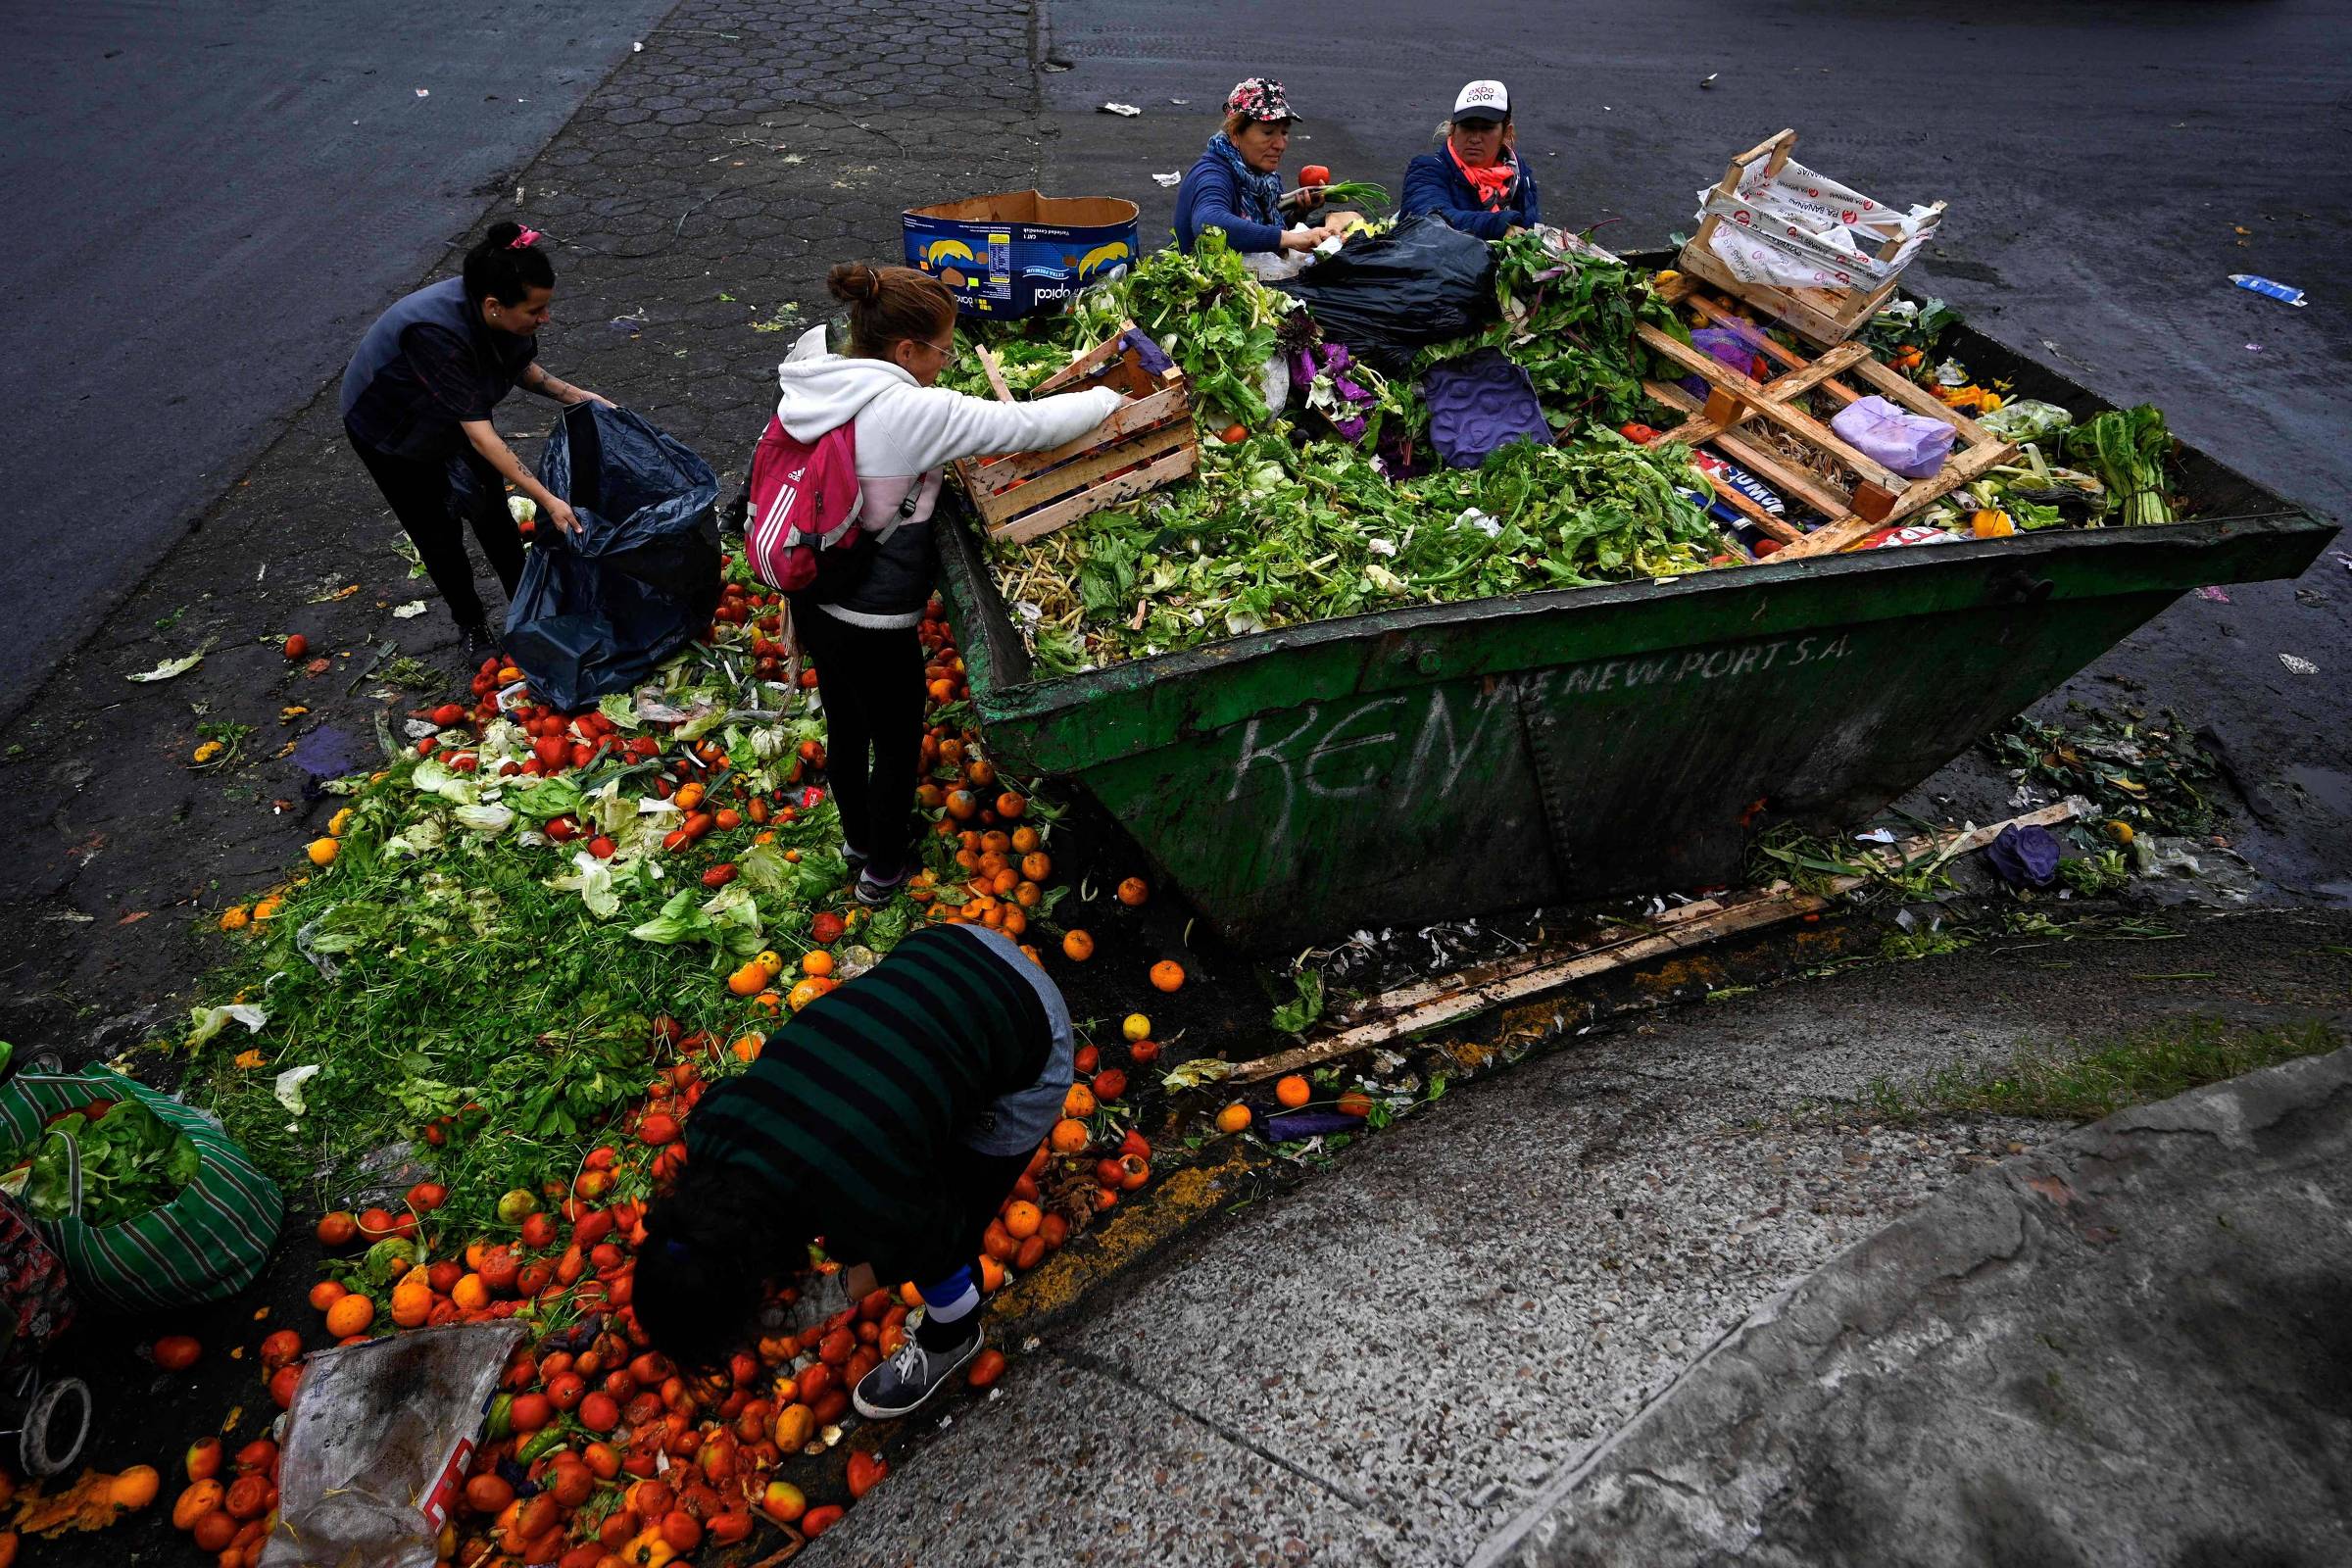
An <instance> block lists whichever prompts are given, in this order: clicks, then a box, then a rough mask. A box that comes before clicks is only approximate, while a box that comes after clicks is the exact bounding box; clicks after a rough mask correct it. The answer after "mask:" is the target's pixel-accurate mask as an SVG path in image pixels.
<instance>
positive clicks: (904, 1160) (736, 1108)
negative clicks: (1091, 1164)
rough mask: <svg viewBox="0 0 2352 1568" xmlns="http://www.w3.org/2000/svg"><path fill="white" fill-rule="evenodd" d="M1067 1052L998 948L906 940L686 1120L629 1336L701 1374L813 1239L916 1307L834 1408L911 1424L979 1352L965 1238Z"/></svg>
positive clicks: (1044, 1110)
mask: <svg viewBox="0 0 2352 1568" xmlns="http://www.w3.org/2000/svg"><path fill="white" fill-rule="evenodd" d="M1071 1056H1072V1034H1071V1028H1070V1012H1069V1007H1068V1005H1067V1004H1066V1003H1065V1002H1064V1001H1063V1000H1062V996H1061V991H1060V989H1059V988H1058V987H1056V986H1055V985H1054V982H1053V981H1052V980H1051V979H1050V978H1048V977H1047V975H1046V972H1045V971H1044V970H1043V969H1042V968H1040V967H1038V965H1036V964H1035V963H1033V962H1031V961H1030V960H1029V959H1028V958H1027V957H1026V956H1023V955H1022V953H1021V950H1020V949H1019V948H1018V947H1017V946H1015V945H1014V944H1013V943H1012V941H1011V940H1010V939H1008V938H1006V937H1005V936H1003V935H1002V934H1000V933H998V932H995V931H991V930H989V929H987V928H986V927H984V926H978V925H943V926H932V927H927V928H925V929H923V930H920V931H917V932H915V933H914V934H913V935H911V936H909V937H907V939H906V940H905V941H904V942H901V943H900V944H899V945H898V946H897V947H896V948H894V949H892V950H891V952H890V954H889V955H888V956H886V957H884V958H883V959H882V961H881V962H879V963H877V964H876V965H874V967H873V968H871V969H869V970H868V971H866V972H865V973H864V974H862V975H859V976H858V978H856V979H855V980H852V981H850V982H848V983H847V984H845V985H843V986H841V987H839V988H837V989H836V990H834V991H832V992H830V993H828V994H827V995H825V996H823V997H820V998H818V999H817V1000H816V1001H814V1002H812V1003H810V1004H809V1005H808V1006H807V1007H805V1008H804V1009H802V1010H801V1011H800V1012H799V1013H797V1014H795V1015H794V1017H793V1018H792V1020H791V1022H790V1023H788V1024H787V1025H786V1026H785V1027H784V1028H783V1029H781V1030H780V1031H778V1032H777V1033H776V1034H775V1035H773V1036H771V1037H770V1038H769V1040H768V1042H767V1045H766V1047H765V1049H764V1050H762V1051H761V1053H760V1057H759V1059H758V1060H756V1061H754V1062H753V1063H752V1065H751V1067H750V1068H749V1069H748V1070H746V1071H745V1072H743V1073H741V1074H739V1075H738V1076H736V1077H734V1078H731V1079H728V1080H726V1081H725V1082H723V1083H720V1084H717V1085H715V1086H714V1087H712V1088H711V1090H710V1091H709V1092H708V1093H707V1094H705V1095H704V1097H703V1099H702V1102H701V1103H700V1104H698V1105H697V1106H696V1107H695V1109H694V1113H693V1114H692V1115H691V1116H689V1117H688V1118H687V1122H686V1128H685V1144H686V1165H685V1169H684V1170H683V1171H682V1172H681V1173H680V1175H679V1177H678V1180H677V1183H676V1185H675V1186H674V1187H673V1188H672V1189H671V1190H670V1192H669V1193H668V1194H667V1195H665V1196H664V1197H662V1198H661V1199H659V1200H657V1201H655V1203H654V1204H653V1206H652V1208H651V1209H650V1210H649V1211H648V1212H647V1214H646V1219H645V1243H644V1245H643V1246H642V1247H641V1248H640V1249H639V1250H638V1254H637V1269H636V1282H635V1298H634V1299H635V1307H636V1312H637V1321H638V1323H639V1325H640V1326H641V1327H643V1328H644V1330H645V1332H646V1334H647V1336H648V1337H649V1338H651V1339H652V1341H653V1343H654V1345H655V1346H656V1347H657V1348H660V1349H661V1350H662V1353H664V1354H665V1355H668V1356H669V1357H670V1358H671V1359H672V1360H674V1361H677V1362H679V1363H680V1364H681V1365H684V1366H689V1367H710V1366H715V1365H718V1364H720V1363H722V1362H723V1361H724V1360H725V1358H726V1357H727V1355H728V1354H729V1353H730V1352H731V1351H733V1350H735V1349H737V1348H741V1347H743V1346H745V1345H747V1344H749V1343H750V1342H751V1340H752V1339H753V1338H754V1337H755V1335H756V1334H757V1332H758V1331H757V1328H756V1320H757V1317H758V1314H759V1310H760V1305H761V1302H762V1299H764V1296H765V1293H766V1289H767V1287H768V1285H769V1284H770V1283H771V1282H772V1281H775V1280H779V1279H782V1278H784V1277H786V1276H788V1275H790V1274H792V1273H794V1272H795V1271H797V1270H799V1269H801V1268H804V1267H806V1266H807V1264H808V1255H809V1254H808V1248H809V1243H810V1242H811V1241H815V1240H818V1239H821V1240H822V1242H823V1244H824V1248H825V1251H826V1253H827V1255H829V1256H831V1257H834V1258H837V1259H840V1260H841V1261H842V1262H843V1264H844V1265H845V1266H848V1265H853V1264H863V1265H868V1266H870V1268H871V1270H872V1271H873V1273H874V1276H875V1277H876V1278H877V1279H880V1280H885V1281H888V1280H912V1281H913V1282H914V1283H915V1286H916V1288H917V1289H918V1290H920V1291H921V1293H922V1298H923V1310H922V1312H921V1313H920V1314H919V1315H917V1316H916V1317H915V1318H914V1321H913V1323H912V1324H911V1325H910V1327H911V1333H910V1334H909V1336H908V1338H907V1344H906V1346H905V1348H903V1349H901V1350H900V1351H899V1353H898V1354H896V1355H894V1356H892V1357H891V1358H890V1359H889V1360H887V1361H885V1362H883V1363H882V1364H881V1365H880V1366H878V1367H876V1368H875V1369H874V1370H873V1371H871V1372H869V1373H867V1374H866V1376H865V1377H864V1378H863V1379H862V1380H860V1381H859V1383H858V1387H857V1389H856V1390H855V1392H854V1394H853V1396H852V1398H853V1402H854V1403H855V1404H856V1406H857V1408H858V1411H859V1413H861V1414H863V1415H867V1416H875V1417H880V1416H894V1415H904V1414H905V1413H907V1411H909V1410H912V1409H913V1408H915V1407H916V1406H917V1405H919V1404H921V1403H922V1402H923V1401H924V1400H925V1399H927V1398H929V1397H931V1395H932V1394H933V1393H935V1392H936V1391H937V1390H938V1389H939V1387H940V1386H941V1385H942V1384H943V1383H944V1382H945V1381H946V1379H947V1378H948V1377H949V1376H950V1375H951V1374H953V1373H954V1372H955V1371H956V1369H957V1368H959V1367H961V1366H962V1365H963V1364H964V1363H965V1362H966V1361H968V1360H970V1359H971V1358H972V1356H973V1355H974V1354H975V1353H976V1352H977V1351H978V1350H979V1348H980V1344H981V1338H982V1336H981V1328H980V1312H979V1308H980V1289H979V1285H978V1281H977V1278H976V1269H975V1265H976V1263H977V1262H978V1260H979V1255H980V1240H981V1233H982V1232H983V1231H984V1230H985V1229H986V1228H987V1226H988V1221H989V1219H990V1217H991V1216H993V1215H994V1214H995V1213H996V1212H997V1209H998V1207H999V1205H1000V1204H1002V1203H1003V1202H1004V1201H1005V1195H1006V1194H1008V1193H1009V1192H1010V1191H1011V1190H1012V1186H1013V1184H1014V1182H1016V1181H1018V1180H1019V1179H1020V1177H1021V1174H1022V1172H1023V1171H1024V1170H1025V1169H1026V1168H1027V1166H1028V1163H1029V1160H1030V1157H1031V1156H1032V1155H1033V1154H1034V1153H1035V1152H1036V1151H1037V1147H1038V1145H1039V1144H1040V1143H1041V1142H1042V1141H1043V1140H1044V1138H1045V1136H1046V1134H1047V1133H1048V1132H1050V1131H1051V1130H1052V1129H1053V1126H1054V1121H1055V1119H1056V1118H1058V1117H1059V1116H1060V1114H1061V1104H1062V1100H1063V1097H1064V1096H1065V1095H1066V1094H1067V1093H1068V1092H1069V1087H1070V1082H1071Z"/></svg>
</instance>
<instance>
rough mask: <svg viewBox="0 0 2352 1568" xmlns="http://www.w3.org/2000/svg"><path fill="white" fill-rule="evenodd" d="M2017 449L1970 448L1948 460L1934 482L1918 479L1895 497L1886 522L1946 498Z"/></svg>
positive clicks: (1998, 446)
mask: <svg viewBox="0 0 2352 1568" xmlns="http://www.w3.org/2000/svg"><path fill="white" fill-rule="evenodd" d="M2016 451H2017V449H2016V448H2015V447H2012V446H2010V445H2008V444H2007V443H2006V442H1995V443H1994V444H1993V445H1991V446H1984V447H1971V448H1969V449H1968V450H1967V451H1966V452H1963V453H1961V454H1960V455H1959V456H1958V457H1955V458H1947V459H1946V460H1945V461H1944V465H1943V466H1942V467H1941V468H1939V469H1937V470H1936V477H1935V478H1933V479H1921V480H1919V481H1918V482H1916V483H1914V484H1913V485H1912V486H1911V488H1910V489H1909V490H1907V491H1905V492H1903V494H1901V495H1900V496H1897V497H1896V498H1895V502H1894V510H1893V511H1892V512H1889V513H1888V514H1887V521H1888V522H1895V521H1898V520H1900V519H1901V518H1904V517H1908V516H1910V515H1912V514H1913V513H1915V512H1918V511H1919V510H1920V509H1921V508H1923V507H1925V506H1927V505H1928V503H1930V502H1932V501H1936V500H1938V499H1940V498H1941V497H1943V496H1946V495H1949V494H1950V493H1951V492H1952V491H1954V490H1957V489H1959V488H1960V487H1961V486H1962V485H1964V484H1967V483H1968V482H1969V481H1970V480H1972V479H1975V478H1976V477H1977V476H1978V475H1980V474H1982V473H1983V472H1984V471H1985V469H1986V468H1989V467H1991V466H1993V465H1994V464H1996V463H2001V462H2004V461H2006V460H2007V459H2009V458H2010V457H2013V456H2014V455H2015V454H2016Z"/></svg>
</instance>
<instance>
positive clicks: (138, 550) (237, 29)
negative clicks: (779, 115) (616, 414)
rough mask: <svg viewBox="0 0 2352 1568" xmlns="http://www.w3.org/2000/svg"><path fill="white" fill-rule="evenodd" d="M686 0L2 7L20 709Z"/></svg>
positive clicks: (12, 635)
mask: <svg viewBox="0 0 2352 1568" xmlns="http://www.w3.org/2000/svg"><path fill="white" fill-rule="evenodd" d="M670 4H671V0H608V3H604V4H600V5H596V6H592V7H587V8H581V7H576V6H568V5H559V4H556V3H555V0H423V3H420V4H414V5H401V6H363V5H358V4H354V3H351V0H334V3H328V4H319V3H315V0H314V3H299V0H260V3H254V4H239V5H230V4H225V3H222V0H176V3H169V4H165V3H156V0H73V3H70V4H67V3H59V0H14V3H12V4H10V5H8V6H6V7H5V8H0V210H5V211H7V212H8V213H9V214H11V215H12V216H11V220H10V227H11V229H12V231H13V232H15V233H16V235H17V236H18V237H17V241H16V242H15V243H14V244H12V245H11V246H10V248H9V260H8V264H7V267H6V270H5V283H4V284H0V288H4V289H5V293H4V295H0V366H4V367H5V368H6V371H5V374H0V431H5V432H6V437H5V440H0V496H4V497H6V498H7V505H6V506H5V508H0V555H4V556H5V557H6V559H7V560H8V561H9V562H10V564H11V570H10V574H9V588H10V591H9V593H8V594H7V595H6V596H5V597H4V598H0V718H5V717H8V716H13V715H14V714H15V713H16V712H17V711H19V710H20V709H21V708H22V706H23V705H24V703H25V701H26V700H27V699H28V698H29V697H30V695H31V693H32V691H33V690H34V689H35V688H36V687H37V685H38V684H39V682H40V681H41V679H42V678H43V677H44V676H45V675H46V674H47V673H48V671H49V670H50V669H51V668H52V667H53V666H54V665H55V664H56V662H58V661H59V660H60V659H62V658H63V657H64V656H65V655H66V654H67V653H68V652H69V651H71V650H72V649H73V647H74V646H75V645H76V644H78V643H79V642H80V641H81V640H82V639H83V638H84V637H86V636H88V635H89V634H90V633H91V632H92V631H94V630H96V629H97V628H98V627H99V626H100V625H101V624H102V623H103V622H104V621H105V619H106V616H107V613H108V612H109V611H110V610H112V609H113V608H114V606H115V605H116V604H117V603H118V602H119V601H120V600H121V598H122V596H123V594H125V593H126V592H127V591H128V590H129V589H130V588H131V587H133V586H134V585H135V584H136V583H138V582H139V580H140V579H141V578H143V577H144V576H145V575H146V574H147V572H148V571H149V570H150V569H152V568H153V566H154V565H155V564H156V563H157V562H159V561H160V560H161V559H162V557H163V556H164V554H165V552H166V551H167V550H168V549H169V548H170V547H171V546H172V544H173V543H174V542H175V541H177V540H178V538H179V537H180V536H181V535H182V534H183V533H185V532H186V531H187V530H188V529H190V528H192V527H194V526H196V525H198V524H199V522H200V521H201V520H202V518H203V517H204V515H205V514H206V512H207V511H208V509H209V508H210V507H211V506H212V505H213V504H214V503H215V502H216V501H217V500H218V499H219V498H220V496H221V494H222V492H223V491H225V490H226V489H227V488H229V487H230V486H231V485H233V484H235V483H236V481H237V480H238V478H239V477H240V476H241V475H242V473H243V472H244V470H245V469H246V467H247V466H249V465H250V463H251V462H252V460H253V459H254V458H255V457H256V456H258V455H259V454H260V452H261V451H262V450H263V448H264V447H266V446H267V445H268V444H269V443H270V440H271V439H272V438H273V437H274V436H275V435H276V434H277V432H278V431H279V430H280V429H282V428H283V426H284V422H285V420H286V419H287V418H289V417H291V416H292V415H293V414H294V412H295V411H296V410H298V409H299V408H301V407H302V406H303V405H304V404H305V403H307V402H308V401H309V400H310V398H311V396H312V395H313V394H314V393H315V392H317V390H318V389H319V386H320V385H321V384H322V383H323V382H325V381H326V380H327V379H328V378H330V377H332V376H334V375H336V374H338V373H340V371H341V369H342V367H343V364H344V362H345V360H346V359H347V358H348V357H349V355H350V351H351V347H352V345H353V344H354V343H355V342H356V341H357V340H358V337H359V334H360V332H361V331H362V330H364V329H365V327H366V326H367V324H368V321H369V320H371V319H373V318H374V316H375V314H376V313H377V312H378V311H380V310H381V309H382V308H383V307H384V306H385V305H386V304H388V303H389V302H390V301H392V300H393V299H395V298H397V297H398V296H399V295H400V294H402V293H403V292H405V291H406V290H408V289H409V288H411V287H414V286H415V285H416V283H417V280H418V278H419V276H420V275H421V273H422V271H423V270H424V269H425V268H426V266H427V265H428V264H429V263H430V262H431V261H432V260H434V259H436V258H437V257H438V256H439V255H440V253H441V251H442V249H443V247H444V246H445V245H446V244H447V243H448V241H449V239H450V237H451V236H452V235H454V234H457V233H459V232H461V231H463V230H464V229H465V228H466V226H467V225H468V224H469V223H471V222H472V221H473V220H474V218H475V217H476V216H477V215H478V214H479V213H480V212H481V210H482V208H483V206H484V203H485V201H486V200H487V199H488V198H489V196H490V195H491V194H492V193H494V192H496V191H498V190H499V189H500V188H501V187H502V186H504V185H505V184H506V183H507V182H508V175H509V173H510V172H511V171H513V170H515V169H516V168H518V167H520V165H521V164H522V163H523V162H524V161H525V160H526V159H527V158H528V157H529V156H530V155H531V154H532V153H534V152H536V151H537V150H538V148H539V147H540V145H541V144H542V143H544V142H545V141H546V140H547V139H548V138H549V137H550V136H552V135H553V134H554V133H555V132H556V130H557V129H558V128H560V127H561V126H562V125H563V124H564V122H565V121H566V120H567V119H568V118H569V117H570V115H571V113H572V111H573V110H574V109H575V108H576V107H578V104H579V102H580V100H581V98H582V97H584V96H585V95H586V94H587V92H588V91H589V89H590V88H592V87H593V86H594V85H595V84H596V83H597V82H598V81H599V80H601V79H602V78H603V77H604V75H605V73H607V72H608V71H610V70H611V69H612V66H613V62H614V61H616V60H617V59H619V58H620V57H621V56H622V55H624V54H626V53H627V52H628V49H629V45H630V43H631V41H632V40H633V39H635V38H637V37H639V36H642V34H643V31H644V29H645V28H647V27H649V26H650V25H652V24H653V23H654V22H655V21H656V20H657V19H659V18H660V17H661V16H662V14H663V13H664V12H666V11H667V10H668V9H669V7H670ZM420 89H421V91H422V92H423V93H424V94H426V96H419V90H420ZM558 308H559V310H560V309H561V304H560V302H559V307H558ZM115 629H117V630H120V628H115Z"/></svg>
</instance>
